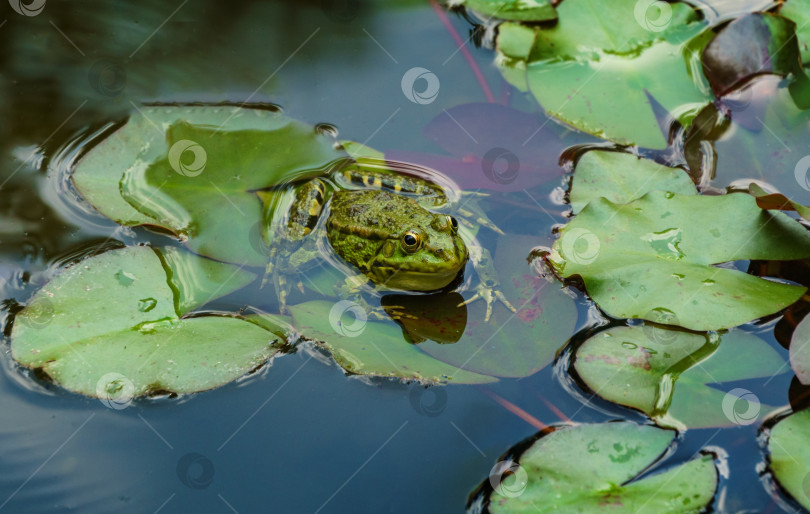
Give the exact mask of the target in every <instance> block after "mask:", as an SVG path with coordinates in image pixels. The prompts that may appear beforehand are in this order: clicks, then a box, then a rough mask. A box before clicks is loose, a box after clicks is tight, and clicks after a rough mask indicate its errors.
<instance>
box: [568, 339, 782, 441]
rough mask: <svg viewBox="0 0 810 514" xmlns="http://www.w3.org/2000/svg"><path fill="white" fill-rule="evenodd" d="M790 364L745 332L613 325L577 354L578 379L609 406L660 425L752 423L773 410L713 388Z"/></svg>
mask: <svg viewBox="0 0 810 514" xmlns="http://www.w3.org/2000/svg"><path fill="white" fill-rule="evenodd" d="M784 364H785V362H784V360H783V359H782V358H781V357H780V356H779V354H778V353H777V352H776V351H775V350H774V349H773V348H771V347H770V346H769V345H768V344H767V343H765V341H763V340H761V339H759V338H758V337H756V336H753V335H750V334H746V333H744V332H740V331H732V332H729V333H727V334H723V335H722V336H716V335H715V336H712V335H708V334H694V333H691V332H685V331H679V330H674V329H668V328H661V327H656V326H654V325H649V324H646V325H644V326H643V327H642V326H634V327H614V328H610V329H607V330H604V331H602V332H599V333H598V334H596V335H595V336H593V337H591V338H590V339H588V340H587V341H586V342H585V343H584V344H583V345H582V346H580V347H579V348H578V349H577V352H576V360H575V362H574V366H575V368H576V371H577V374H578V375H579V376H580V378H582V380H583V381H584V382H585V384H586V385H587V386H588V387H589V388H590V389H591V390H592V391H594V392H595V393H596V394H598V395H599V396H601V397H603V398H605V399H606V400H608V401H611V402H614V403H617V404H619V405H626V406H629V407H633V408H635V409H638V410H640V411H642V412H644V413H645V414H647V415H648V416H650V417H651V418H652V419H654V420H655V421H656V423H658V424H659V425H661V426H668V427H674V428H682V427H688V428H704V427H721V426H733V425H742V424H745V425H748V424H751V423H754V422H755V421H757V420H758V419H761V418H762V417H763V416H765V415H766V414H767V413H768V411H769V409H768V408H765V406H762V405H760V403H759V401H756V403H753V402H748V403H746V405H745V408H742V409H741V408H739V407H738V406H737V403H738V401H741V402H743V403H745V402H744V400H746V398H741V399H740V398H731V397H729V395H728V394H726V393H724V392H723V391H721V390H720V389H718V388H715V387H711V386H709V385H708V384H715V383H722V382H732V381H737V380H749V379H752V378H762V377H771V376H773V375H775V374H778V373H780V372H784V371H785V366H784Z"/></svg>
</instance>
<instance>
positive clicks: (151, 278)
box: [11, 247, 280, 400]
mask: <svg viewBox="0 0 810 514" xmlns="http://www.w3.org/2000/svg"><path fill="white" fill-rule="evenodd" d="M254 278H255V275H253V274H252V273H248V272H246V271H242V270H241V269H239V268H237V267H235V266H232V265H229V264H222V263H217V262H213V261H210V260H207V259H203V258H201V257H197V256H194V255H192V254H188V253H186V252H180V251H178V250H176V249H173V248H162V249H152V248H148V247H129V248H123V249H120V250H113V251H109V252H106V253H103V254H101V255H98V256H95V257H91V258H89V259H86V260H83V261H81V262H79V263H77V264H75V265H73V266H71V267H69V268H67V269H65V270H64V271H62V272H61V273H60V274H58V275H57V276H56V277H55V278H54V279H53V280H51V281H50V282H48V283H47V284H46V285H45V286H44V287H43V288H42V289H40V290H39V291H38V292H37V293H36V294H35V295H34V296H33V298H32V299H31V301H30V302H29V303H28V305H27V306H26V307H25V308H24V309H23V310H22V311H20V313H18V314H17V316H16V318H15V320H14V328H13V330H12V333H11V352H12V355H13V357H14V359H15V360H16V361H17V362H19V363H20V364H21V365H23V366H26V367H29V368H35V369H40V370H42V371H43V372H44V373H46V374H47V375H48V376H50V377H51V378H52V379H53V380H54V381H56V382H57V383H59V384H60V385H62V386H63V387H64V388H66V389H68V390H70V391H75V392H78V393H82V394H85V395H88V396H96V397H100V398H102V400H110V399H111V398H110V396H111V395H112V396H115V395H117V394H121V395H123V396H124V397H126V398H132V397H135V396H139V395H143V394H149V393H154V392H173V393H191V392H196V391H202V390H206V389H211V388H214V387H218V386H220V385H223V384H225V383H227V382H230V381H232V380H234V379H236V378H239V377H240V376H242V375H244V374H245V373H247V372H248V371H250V370H252V369H254V368H256V367H258V366H259V365H261V364H262V363H264V362H265V361H266V360H267V359H268V358H270V357H271V356H272V355H273V354H274V353H275V352H276V349H275V348H274V346H273V345H272V344H271V343H272V342H273V340H274V339H278V336H277V335H274V333H272V332H270V331H268V330H267V329H265V328H262V327H261V326H260V324H259V323H255V322H249V321H246V320H243V319H240V318H236V317H226V316H196V317H185V315H186V314H188V313H189V311H191V310H192V309H196V308H198V307H200V306H202V305H204V304H205V303H207V302H209V301H211V300H213V299H215V298H218V297H220V296H223V295H226V294H229V293H231V292H233V291H235V290H237V289H240V288H241V287H243V286H245V285H246V284H247V283H248V282H250V281H251V280H253V279H254ZM266 323H268V322H265V325H266ZM266 326H267V327H268V328H271V325H266ZM272 326H275V325H272ZM275 332H276V334H277V333H279V332H280V330H275ZM122 388H123V389H122Z"/></svg>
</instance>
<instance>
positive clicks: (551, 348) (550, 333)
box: [419, 234, 577, 377]
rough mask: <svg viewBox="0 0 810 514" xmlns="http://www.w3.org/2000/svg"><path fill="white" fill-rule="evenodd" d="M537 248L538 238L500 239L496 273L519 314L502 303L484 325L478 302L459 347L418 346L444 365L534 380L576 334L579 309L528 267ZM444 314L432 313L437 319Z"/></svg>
mask: <svg viewBox="0 0 810 514" xmlns="http://www.w3.org/2000/svg"><path fill="white" fill-rule="evenodd" d="M537 244H539V241H538V240H537V238H535V237H530V236H517V235H511V234H509V235H506V236H501V237H500V238H499V240H498V246H497V248H496V252H495V257H494V260H495V269H496V270H498V278H499V280H500V283H501V290H502V292H503V293H504V296H505V297H506V298H507V299H508V300H509V302H510V303H511V304H512V305H513V306H514V307H515V308H516V309H517V313H513V312H512V311H510V310H508V309H507V308H506V307H504V306H503V305H500V304H497V305H495V307H494V309H493V314H492V318H491V319H490V320H489V322H486V323H485V322H484V321H483V320H484V315H485V307H484V305H483V302H482V301H480V300H479V301H478V302H476V303H473V304H470V305H468V306H467V309H468V312H467V315H466V325H465V326H463V327H462V329H463V332H464V333H463V335H462V336H461V338H460V339H459V340H458V342H456V343H454V344H437V343H434V342H425V343H422V344H420V345H419V346H420V347H421V348H422V349H423V350H424V351H425V352H427V353H429V354H430V355H432V356H434V357H436V358H437V359H440V360H442V361H444V362H447V363H450V364H453V365H455V366H458V367H460V368H463V369H465V370H470V371H474V372H476V373H483V374H485V375H494V376H499V377H525V376H529V375H531V374H533V373H536V372H537V371H539V370H541V369H543V368H545V367H546V366H547V365H548V364H550V363H551V361H552V360H554V356H555V355H556V353H557V351H558V350H559V349H560V348H561V347H562V346H563V345H564V344H565V343H566V341H568V339H569V338H570V337H571V335H572V334H573V333H574V328H575V324H576V320H577V309H576V304H575V303H574V300H573V299H572V298H571V297H569V296H568V295H566V294H565V292H564V291H563V290H562V289H561V288H560V287H559V285H558V284H556V283H554V282H549V281H547V280H545V279H543V278H540V277H538V276H537V272H536V271H535V270H534V269H532V267H531V266H530V265H529V264H528V263H527V261H526V257H527V256H528V255H529V253H530V252H531V250H532V248H533V247H534V246H536V245H537ZM439 312H440V311H434V313H431V314H433V316H438V314H439ZM428 316H430V314H428ZM430 322H433V323H435V324H439V325H443V324H445V323H446V320H443V319H439V318H437V317H429V318H428V323H430ZM451 326H452V325H451ZM448 329H449V327H448Z"/></svg>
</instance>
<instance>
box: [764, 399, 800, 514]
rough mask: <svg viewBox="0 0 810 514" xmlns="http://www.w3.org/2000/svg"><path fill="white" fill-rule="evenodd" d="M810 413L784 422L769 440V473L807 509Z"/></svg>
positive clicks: (794, 415)
mask: <svg viewBox="0 0 810 514" xmlns="http://www.w3.org/2000/svg"><path fill="white" fill-rule="evenodd" d="M808 439H810V410H803V411H799V412H796V413H794V414H791V415H790V416H787V417H785V418H783V419H781V420H780V421H779V422H778V423H776V425H774V427H773V428H772V429H771V432H770V436H769V437H768V452H769V453H770V459H769V461H770V469H771V471H772V472H773V475H774V477H776V480H778V481H779V485H781V486H782V487H783V488H784V489H785V490H786V491H787V492H788V493H790V495H791V496H793V498H794V499H795V500H796V501H797V502H799V503H800V504H801V505H802V506H803V507H804V508H806V509H810V487H808V483H809V482H810V446H808V445H807V441H808Z"/></svg>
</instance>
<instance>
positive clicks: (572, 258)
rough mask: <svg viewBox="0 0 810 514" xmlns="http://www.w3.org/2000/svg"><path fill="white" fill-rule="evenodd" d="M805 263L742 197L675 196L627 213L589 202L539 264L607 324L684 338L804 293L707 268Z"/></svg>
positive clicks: (809, 243)
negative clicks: (662, 317) (586, 299)
mask: <svg viewBox="0 0 810 514" xmlns="http://www.w3.org/2000/svg"><path fill="white" fill-rule="evenodd" d="M808 256H810V235H808V233H807V230H805V229H804V227H802V226H801V225H800V224H798V223H796V222H795V221H794V220H792V219H790V218H789V217H787V216H786V215H784V214H782V213H780V212H772V211H763V210H762V209H760V208H759V207H758V206H757V204H756V200H755V199H754V198H752V197H751V196H750V195H747V194H729V195H725V196H711V197H710V196H684V195H678V194H674V193H670V192H663V191H652V192H650V193H648V194H646V195H645V196H644V197H642V198H641V199H639V200H635V201H633V202H631V203H628V204H614V203H612V202H610V201H609V200H606V199H604V198H599V199H596V200H592V201H591V202H590V203H589V204H588V205H587V207H585V208H584V209H583V210H582V212H581V213H580V214H578V215H577V216H576V218H574V220H573V221H571V222H570V223H568V225H566V226H565V227H564V228H563V229H562V230H561V233H560V238H559V239H558V240H557V241H555V243H554V247H553V250H552V252H551V254H550V256H549V258H548V260H549V262H550V264H551V265H552V267H553V268H554V270H555V271H556V272H557V274H558V275H560V276H561V277H563V278H568V277H573V276H579V277H581V278H582V280H583V281H584V283H585V288H586V289H587V291H588V294H589V295H590V296H591V298H592V299H593V300H594V301H595V302H596V304H597V305H598V306H599V307H600V308H601V309H602V310H603V311H604V312H606V313H607V314H608V315H610V316H613V317H616V318H642V319H648V320H651V321H657V315H656V313H661V312H666V313H669V314H671V320H672V323H671V324H676V325H680V326H682V327H686V328H689V329H693V330H718V329H723V328H731V327H734V326H737V325H740V324H742V323H746V322H748V321H751V320H753V319H757V318H759V317H762V316H765V315H768V314H773V313H774V312H778V311H779V310H781V309H783V308H785V307H787V306H788V305H790V304H792V303H793V302H795V301H796V300H798V299H799V298H800V297H801V295H802V294H803V293H804V292H805V291H806V288H804V287H799V286H792V285H786V284H779V283H775V282H771V281H768V280H764V279H761V278H757V277H754V276H751V275H748V274H745V273H742V272H739V271H736V270H732V269H725V268H718V267H715V266H714V265H715V264H721V263H724V262H729V261H734V260H744V259H762V260H793V259H803V258H806V257H808Z"/></svg>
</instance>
